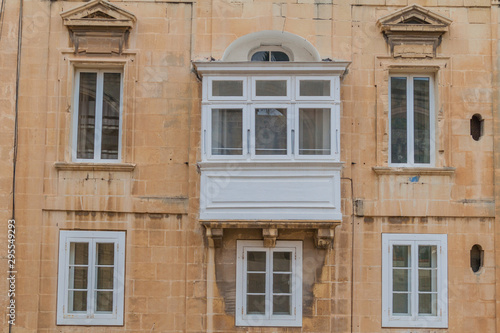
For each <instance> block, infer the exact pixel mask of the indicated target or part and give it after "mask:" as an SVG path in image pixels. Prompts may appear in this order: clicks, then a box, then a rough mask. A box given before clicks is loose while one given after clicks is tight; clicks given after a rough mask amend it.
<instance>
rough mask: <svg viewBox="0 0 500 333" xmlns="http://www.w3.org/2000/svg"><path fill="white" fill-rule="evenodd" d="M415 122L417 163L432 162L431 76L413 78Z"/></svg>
mask: <svg viewBox="0 0 500 333" xmlns="http://www.w3.org/2000/svg"><path fill="white" fill-rule="evenodd" d="M413 85H414V92H413V112H414V113H413V124H414V131H415V143H414V146H415V148H414V149H415V163H430V158H431V136H430V135H431V118H430V98H429V94H430V90H429V78H427V77H418V78H414V79H413Z"/></svg>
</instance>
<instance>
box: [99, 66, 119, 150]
mask: <svg viewBox="0 0 500 333" xmlns="http://www.w3.org/2000/svg"><path fill="white" fill-rule="evenodd" d="M120 88H121V74H120V73H104V84H103V100H102V138H101V158H102V159H117V158H118V141H119V137H120V101H121V99H120Z"/></svg>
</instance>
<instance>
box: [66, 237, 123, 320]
mask: <svg viewBox="0 0 500 333" xmlns="http://www.w3.org/2000/svg"><path fill="white" fill-rule="evenodd" d="M75 242H76V243H89V257H88V258H89V265H88V266H89V269H88V273H87V274H88V277H87V279H88V292H87V312H86V313H85V312H74V313H71V312H69V311H68V309H69V307H68V296H69V292H68V286H69V269H68V267H69V260H70V244H71V243H75ZM96 243H114V245H115V255H114V261H115V262H114V275H113V277H114V281H113V311H112V313H102V314H101V313H97V312H96V311H94V303H95V297H94V290H95V278H94V275H95V274H96V272H95V260H96V259H95V255H96V249H95V245H96ZM124 285H125V232H122V231H80V230H61V231H60V234H59V273H58V287H57V325H113V326H121V325H123V309H124Z"/></svg>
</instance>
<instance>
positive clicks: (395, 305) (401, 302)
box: [392, 294, 410, 315]
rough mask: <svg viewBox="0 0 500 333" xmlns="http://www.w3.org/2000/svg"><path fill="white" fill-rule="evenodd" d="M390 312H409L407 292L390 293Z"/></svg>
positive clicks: (405, 313)
mask: <svg viewBox="0 0 500 333" xmlns="http://www.w3.org/2000/svg"><path fill="white" fill-rule="evenodd" d="M392 313H393V314H395V315H398V314H400V315H401V314H404V315H407V314H409V313H410V302H409V295H408V294H392Z"/></svg>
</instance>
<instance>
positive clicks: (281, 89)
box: [255, 80, 286, 96]
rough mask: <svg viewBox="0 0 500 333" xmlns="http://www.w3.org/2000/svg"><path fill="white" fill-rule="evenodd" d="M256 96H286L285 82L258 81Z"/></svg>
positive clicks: (256, 82) (256, 83)
mask: <svg viewBox="0 0 500 333" xmlns="http://www.w3.org/2000/svg"><path fill="white" fill-rule="evenodd" d="M255 85H256V88H255V89H256V91H255V95H256V96H286V81H285V80H257V81H255Z"/></svg>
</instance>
